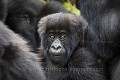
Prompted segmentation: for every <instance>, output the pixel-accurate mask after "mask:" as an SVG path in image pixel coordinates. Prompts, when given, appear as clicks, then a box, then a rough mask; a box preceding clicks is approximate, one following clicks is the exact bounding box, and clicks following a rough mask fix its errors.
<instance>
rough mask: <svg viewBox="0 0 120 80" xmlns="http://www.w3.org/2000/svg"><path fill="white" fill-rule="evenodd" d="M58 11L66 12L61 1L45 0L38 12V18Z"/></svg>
mask: <svg viewBox="0 0 120 80" xmlns="http://www.w3.org/2000/svg"><path fill="white" fill-rule="evenodd" d="M58 12H67V11H66V10H65V9H64V7H63V5H62V3H60V2H59V1H50V2H47V3H46V4H45V5H44V6H43V7H42V9H41V12H40V14H39V16H40V18H42V17H44V16H46V15H49V14H53V13H58Z"/></svg>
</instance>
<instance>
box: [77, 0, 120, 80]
mask: <svg viewBox="0 0 120 80" xmlns="http://www.w3.org/2000/svg"><path fill="white" fill-rule="evenodd" d="M76 5H77V7H78V8H79V9H80V10H81V13H82V15H83V16H84V17H85V19H86V20H87V21H88V24H89V27H88V30H87V32H86V40H87V42H86V44H87V46H88V48H89V50H91V51H92V53H94V54H95V55H96V56H97V57H98V58H100V59H101V62H102V61H103V62H105V64H104V65H105V66H106V68H107V69H106V71H107V72H106V75H107V76H108V80H111V79H112V78H114V76H112V75H111V74H113V75H114V74H116V72H111V71H112V69H114V68H110V67H111V66H114V67H118V65H119V64H117V63H118V62H119V57H120V0H99V1H98V0H77V2H76ZM115 64H117V65H115ZM109 69H110V70H109ZM113 71H114V70H113ZM118 71H119V70H118ZM111 76H112V77H111ZM117 76H119V75H117ZM114 80H119V78H117V77H116V78H114Z"/></svg>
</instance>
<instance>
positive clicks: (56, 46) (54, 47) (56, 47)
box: [51, 45, 62, 50]
mask: <svg viewBox="0 0 120 80" xmlns="http://www.w3.org/2000/svg"><path fill="white" fill-rule="evenodd" d="M51 48H53V49H55V50H58V49H61V48H62V47H61V46H60V45H52V46H51Z"/></svg>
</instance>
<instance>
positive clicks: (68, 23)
mask: <svg viewBox="0 0 120 80" xmlns="http://www.w3.org/2000/svg"><path fill="white" fill-rule="evenodd" d="M82 22H83V21H81V19H79V17H76V16H74V15H72V14H68V13H56V14H53V15H48V16H46V17H44V18H43V19H41V21H40V23H39V29H38V32H39V34H40V37H41V45H42V48H43V50H44V53H45V57H46V58H47V59H49V60H48V61H51V62H54V63H56V64H59V65H62V66H63V65H65V64H66V63H67V62H68V60H69V59H70V57H71V56H72V53H73V51H74V50H75V49H76V47H77V46H78V43H79V42H82V38H83V27H84V26H85V25H83V24H82Z"/></svg>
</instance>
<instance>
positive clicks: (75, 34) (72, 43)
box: [38, 13, 106, 80]
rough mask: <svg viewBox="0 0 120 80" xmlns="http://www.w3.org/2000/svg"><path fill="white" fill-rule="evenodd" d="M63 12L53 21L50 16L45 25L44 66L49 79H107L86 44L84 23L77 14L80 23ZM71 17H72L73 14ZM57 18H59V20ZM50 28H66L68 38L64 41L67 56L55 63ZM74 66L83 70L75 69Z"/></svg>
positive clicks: (43, 43)
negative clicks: (71, 19)
mask: <svg viewBox="0 0 120 80" xmlns="http://www.w3.org/2000/svg"><path fill="white" fill-rule="evenodd" d="M61 14H62V15H58V14H56V16H57V18H56V16H53V17H52V21H51V20H50V21H49V18H48V19H47V20H48V21H47V22H46V23H45V24H46V26H44V27H46V30H44V33H43V34H42V38H41V39H43V40H42V46H43V52H44V60H43V61H44V63H43V66H44V67H45V68H46V69H45V71H46V76H47V80H106V78H105V76H104V73H103V68H102V66H101V65H100V64H99V63H98V62H97V60H96V57H95V56H94V55H93V54H92V53H91V52H90V51H89V50H88V49H87V48H86V46H85V45H84V42H83V34H84V32H83V30H84V29H83V28H84V27H85V25H83V24H84V23H82V22H81V21H80V20H79V17H78V16H76V17H75V19H76V20H77V22H78V23H76V24H75V25H74V24H72V23H71V22H70V21H69V19H68V18H65V17H66V16H65V15H64V14H65V13H61ZM69 17H70V18H72V17H71V16H69ZM56 19H57V20H58V21H57V22H56ZM49 30H58V31H60V30H65V31H66V32H67V38H66V40H65V41H63V42H62V43H63V46H64V48H65V50H66V52H67V53H64V54H65V56H63V57H61V60H59V62H57V63H54V62H55V61H57V58H56V57H52V58H54V61H52V60H50V53H49V48H50V46H51V43H52V42H50V41H49V38H48V36H49V33H48V32H49ZM38 31H39V30H38ZM58 36H59V34H58ZM74 68H77V69H81V70H76V71H74ZM83 68H84V69H85V71H84V70H83ZM89 68H92V69H96V68H99V70H96V71H94V70H90V71H89V70H86V69H89ZM52 69H53V70H52ZM55 69H56V70H55ZM57 69H59V70H60V71H59V70H57ZM70 69H71V70H70Z"/></svg>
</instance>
